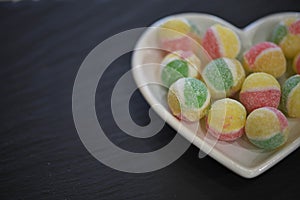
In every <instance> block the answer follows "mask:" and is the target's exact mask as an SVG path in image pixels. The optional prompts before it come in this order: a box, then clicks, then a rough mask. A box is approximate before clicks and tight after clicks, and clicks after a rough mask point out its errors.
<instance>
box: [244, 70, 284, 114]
mask: <svg viewBox="0 0 300 200" xmlns="http://www.w3.org/2000/svg"><path fill="white" fill-rule="evenodd" d="M280 95H281V91H280V85H279V83H278V81H277V80H276V79H275V78H274V77H273V76H271V75H270V74H267V73H263V72H257V73H253V74H250V75H249V76H248V77H247V78H246V79H245V81H244V83H243V86H242V89H241V92H240V101H241V103H242V104H243V105H244V106H245V107H246V109H247V111H248V112H252V111H253V110H255V109H257V108H261V107H265V106H268V107H274V108H277V107H278V106H279V103H280Z"/></svg>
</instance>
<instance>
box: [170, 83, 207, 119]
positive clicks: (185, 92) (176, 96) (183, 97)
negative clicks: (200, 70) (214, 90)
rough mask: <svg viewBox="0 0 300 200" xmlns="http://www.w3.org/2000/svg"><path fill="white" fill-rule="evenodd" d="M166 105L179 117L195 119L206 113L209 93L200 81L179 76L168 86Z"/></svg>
mask: <svg viewBox="0 0 300 200" xmlns="http://www.w3.org/2000/svg"><path fill="white" fill-rule="evenodd" d="M168 105H169V107H170V109H171V111H172V113H173V115H175V116H176V117H178V118H179V119H183V120H186V121H197V120H199V119H201V118H202V117H203V116H205V114H206V113H207V108H208V106H209V105H210V93H209V91H208V89H207V87H206V86H205V84H204V83H203V82H202V81H200V80H198V79H195V78H181V79H179V80H177V81H176V82H175V83H173V84H172V85H171V87H170V88H169V92H168Z"/></svg>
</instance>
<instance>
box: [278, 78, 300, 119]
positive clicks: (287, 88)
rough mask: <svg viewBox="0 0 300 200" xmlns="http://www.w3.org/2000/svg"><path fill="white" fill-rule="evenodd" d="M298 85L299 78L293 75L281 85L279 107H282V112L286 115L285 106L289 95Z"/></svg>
mask: <svg viewBox="0 0 300 200" xmlns="http://www.w3.org/2000/svg"><path fill="white" fill-rule="evenodd" d="M299 83H300V76H299V75H294V76H291V77H290V78H288V79H287V80H286V81H285V82H284V84H283V87H282V96H281V105H282V108H283V110H284V112H286V113H287V107H286V104H287V101H288V97H289V94H290V92H291V91H292V90H293V89H294V87H296V86H297V85H298V84H299Z"/></svg>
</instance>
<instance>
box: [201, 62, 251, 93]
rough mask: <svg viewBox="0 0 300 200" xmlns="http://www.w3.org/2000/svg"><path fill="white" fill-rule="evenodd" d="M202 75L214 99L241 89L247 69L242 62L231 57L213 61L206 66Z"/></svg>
mask: <svg viewBox="0 0 300 200" xmlns="http://www.w3.org/2000/svg"><path fill="white" fill-rule="evenodd" d="M201 75H202V77H203V79H204V81H205V83H206V84H207V87H208V88H209V90H210V92H211V95H212V98H214V99H220V98H224V97H230V96H232V95H233V94H234V93H235V92H237V91H238V90H239V89H241V86H242V84H243V81H244V79H245V71H244V69H243V67H242V65H241V63H240V62H239V61H238V60H236V59H230V58H218V59H216V60H213V61H211V62H210V63H208V64H207V65H206V66H205V68H204V70H203V72H202V74H201Z"/></svg>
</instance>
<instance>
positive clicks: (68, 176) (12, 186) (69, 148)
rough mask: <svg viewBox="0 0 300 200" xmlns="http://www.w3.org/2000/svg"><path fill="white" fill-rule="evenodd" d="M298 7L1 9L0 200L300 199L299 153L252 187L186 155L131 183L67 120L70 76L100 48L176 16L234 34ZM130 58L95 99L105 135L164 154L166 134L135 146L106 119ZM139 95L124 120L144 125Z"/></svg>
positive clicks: (216, 2)
mask: <svg viewBox="0 0 300 200" xmlns="http://www.w3.org/2000/svg"><path fill="white" fill-rule="evenodd" d="M299 10H300V4H299V2H298V1H297V0H286V1H282V0H273V1H261V0H252V1H233V0H226V1H225V0H224V1H221V0H210V1H204V0H190V1H178V0H166V1H161V0H152V1H141V0H140V1H125V0H97V1H96V0H95V1H83V0H82V1H25V2H19V3H7V2H6V3H0V27H1V31H0V43H1V47H0V55H1V60H0V61H1V70H0V82H1V84H0V91H1V98H0V120H1V122H0V124H1V125H0V135H1V139H0V149H1V157H0V158H1V159H0V162H1V164H0V199H3V200H4V199H138V200H142V199H221V198H239V199H241V198H243V197H248V198H253V199H254V198H257V197H258V198H263V197H264V198H267V197H271V196H272V199H295V198H296V197H297V196H299V195H300V190H299V186H298V182H299V179H300V167H299V165H300V159H299V156H300V151H299V150H297V151H295V152H294V153H293V154H291V155H290V156H289V157H287V158H286V159H285V160H284V161H283V162H281V163H279V164H278V165H276V167H274V168H272V169H271V170H269V171H268V172H267V173H265V174H263V175H262V176H259V177H258V178H255V179H252V180H247V179H243V178H241V177H239V176H238V175H235V174H234V173H232V172H231V171H229V170H228V169H226V168H225V167H223V166H222V165H220V164H219V163H217V162H216V161H215V160H213V159H211V158H210V157H205V158H204V159H201V160H200V159H198V158H197V154H198V149H197V148H196V147H194V146H192V147H190V148H189V150H188V151H187V152H186V153H185V154H184V155H183V156H182V157H181V158H180V159H178V160H177V161H176V162H174V163H173V164H171V165H170V166H168V167H166V168H164V169H161V170H159V171H155V172H151V173H146V174H129V173H122V172H119V171H115V170H113V169H110V168H108V167H106V166H104V165H103V164H101V163H100V162H99V161H97V160H96V159H94V158H93V157H92V156H91V155H90V154H89V153H88V151H87V150H86V149H85V147H84V146H83V145H82V143H81V141H80V139H79V137H78V135H77V132H76V129H75V126H74V122H73V118H72V109H71V108H72V107H71V95H72V87H73V82H74V80H75V76H76V73H77V70H78V69H79V66H80V64H81V62H82V61H83V59H84V58H85V57H86V55H87V54H88V53H89V52H90V51H91V50H92V49H93V48H94V47H95V46H96V45H97V44H99V43H100V42H101V41H103V40H105V39H106V38H108V37H109V36H111V35H113V34H116V33H119V32H121V31H124V30H127V29H131V28H137V27H143V26H148V25H150V24H151V23H152V22H154V21H156V20H157V19H159V18H161V17H164V16H167V15H170V14H174V13H181V12H205V13H210V14H214V15H217V16H219V17H222V18H224V19H226V20H228V21H229V22H231V23H233V24H235V25H236V26H238V27H244V26H246V25H247V24H249V23H250V22H252V21H254V20H256V19H258V18H260V17H262V16H265V15H267V14H271V13H275V12H281V11H299ZM130 57H131V54H126V55H124V56H122V57H120V58H119V59H118V60H116V61H115V62H114V63H113V64H112V65H111V66H110V68H109V69H108V70H106V72H105V75H104V77H102V79H101V81H100V84H99V87H98V91H97V96H96V101H97V105H96V108H97V112H98V113H101V116H100V117H99V119H100V123H101V124H102V125H103V129H105V130H106V131H107V132H108V135H109V137H110V138H111V139H113V142H114V143H115V144H118V145H120V146H121V147H122V148H124V149H128V150H132V151H138V152H147V151H149V150H153V149H158V148H160V147H162V146H164V145H165V144H167V143H168V142H169V141H170V140H171V139H172V138H173V137H174V134H175V131H173V130H172V129H171V128H170V127H169V126H165V127H164V129H163V130H162V131H161V132H160V133H159V134H158V135H156V136H155V137H153V138H150V139H144V140H142V139H133V138H131V137H129V136H126V134H125V133H123V132H122V131H120V129H119V128H118V127H117V126H116V124H115V122H114V121H113V119H112V114H111V110H110V96H111V92H112V88H113V86H114V84H115V83H116V81H117V80H118V78H119V77H121V75H122V74H124V73H125V72H126V71H128V70H129V69H130ZM148 109H149V106H148V105H147V103H146V101H145V100H144V99H143V97H142V96H141V94H140V93H139V92H136V93H135V94H134V96H133V97H132V99H131V104H130V110H131V115H132V118H133V119H134V120H135V121H136V122H137V123H138V124H140V125H145V124H147V123H148V122H149V118H148Z"/></svg>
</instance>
